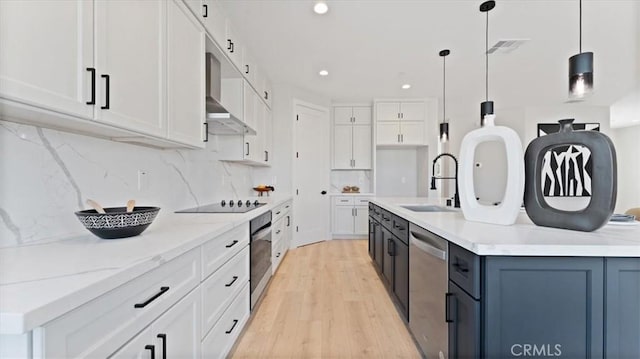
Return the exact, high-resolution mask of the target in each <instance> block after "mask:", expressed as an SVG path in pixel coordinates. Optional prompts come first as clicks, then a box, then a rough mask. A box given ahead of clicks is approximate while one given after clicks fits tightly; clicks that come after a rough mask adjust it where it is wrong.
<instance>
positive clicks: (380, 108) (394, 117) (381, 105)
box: [376, 102, 400, 122]
mask: <svg viewBox="0 0 640 359" xmlns="http://www.w3.org/2000/svg"><path fill="white" fill-rule="evenodd" d="M376 119H377V121H378V122H380V121H398V120H400V103H398V102H378V103H377V104H376Z"/></svg>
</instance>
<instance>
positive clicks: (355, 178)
mask: <svg viewBox="0 0 640 359" xmlns="http://www.w3.org/2000/svg"><path fill="white" fill-rule="evenodd" d="M344 186H358V187H360V192H361V193H370V192H371V191H372V181H371V171H365V170H353V171H351V170H347V171H345V170H334V171H331V192H336V193H339V192H342V188H343V187H344Z"/></svg>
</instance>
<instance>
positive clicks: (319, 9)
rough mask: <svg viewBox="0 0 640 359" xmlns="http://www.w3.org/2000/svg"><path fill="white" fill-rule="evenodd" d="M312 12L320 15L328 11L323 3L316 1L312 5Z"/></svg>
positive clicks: (327, 7)
mask: <svg viewBox="0 0 640 359" xmlns="http://www.w3.org/2000/svg"><path fill="white" fill-rule="evenodd" d="M313 11H315V12H316V14H320V15H322V14H326V13H327V11H329V6H328V5H327V3H326V2H324V1H318V2H316V4H315V5H313Z"/></svg>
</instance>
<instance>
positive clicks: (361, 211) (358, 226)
mask: <svg viewBox="0 0 640 359" xmlns="http://www.w3.org/2000/svg"><path fill="white" fill-rule="evenodd" d="M354 213H355V221H354V230H353V232H354V233H353V234H367V233H369V206H356V207H355V210H354Z"/></svg>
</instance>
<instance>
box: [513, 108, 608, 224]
mask: <svg viewBox="0 0 640 359" xmlns="http://www.w3.org/2000/svg"><path fill="white" fill-rule="evenodd" d="M558 122H559V123H560V132H558V133H554V134H550V135H547V136H542V137H538V138H536V139H534V140H533V141H531V143H529V146H527V150H526V152H525V161H524V162H525V190H524V205H525V209H526V210H527V215H529V218H531V220H532V221H533V223H535V224H536V225H538V226H544V227H554V228H563V229H571V230H577V231H584V232H591V231H594V230H596V229H598V228H600V227H602V226H603V225H605V224H606V223H607V222H608V221H609V218H610V217H611V215H612V214H613V210H614V208H615V205H616V196H617V182H618V181H617V164H616V150H615V148H614V146H613V142H611V139H609V137H607V136H606V135H605V134H603V133H600V132H597V131H573V127H572V123H573V119H567V120H560V121H558ZM563 145H565V146H566V145H575V146H583V147H586V148H588V150H589V151H590V153H591V155H590V158H589V159H588V160H589V161H591V163H590V166H591V167H590V168H591V169H592V176H591V190H590V192H591V193H590V195H591V199H590V201H589V204H588V205H587V206H586V207H585V208H583V209H581V210H577V211H565V210H561V209H557V208H553V207H551V206H549V205H548V204H547V202H546V201H545V199H544V191H543V185H544V184H543V181H542V174H543V164H544V156H545V154H546V153H547V151H550V150H552V149H554V148H557V147H560V146H563ZM585 162H586V160H585ZM565 170H567V169H565ZM567 171H568V170H567Z"/></svg>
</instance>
